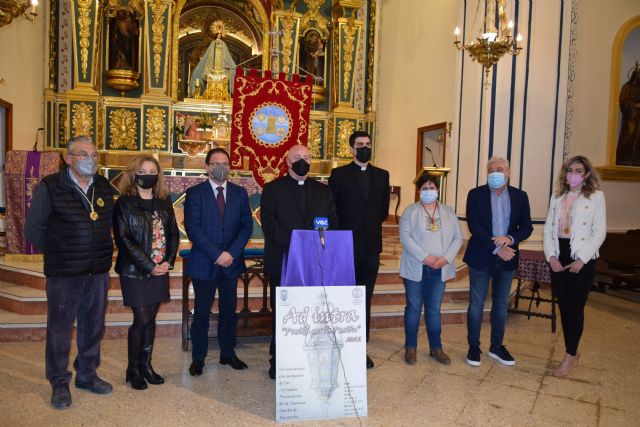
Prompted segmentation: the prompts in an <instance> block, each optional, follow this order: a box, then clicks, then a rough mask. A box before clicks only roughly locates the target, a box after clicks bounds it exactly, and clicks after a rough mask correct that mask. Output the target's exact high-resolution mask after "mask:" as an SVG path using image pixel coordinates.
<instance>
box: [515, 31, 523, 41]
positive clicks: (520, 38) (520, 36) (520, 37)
mask: <svg viewBox="0 0 640 427" xmlns="http://www.w3.org/2000/svg"><path fill="white" fill-rule="evenodd" d="M516 41H517V42H518V43H520V42H521V41H522V34H520V33H518V36H517V37H516Z"/></svg>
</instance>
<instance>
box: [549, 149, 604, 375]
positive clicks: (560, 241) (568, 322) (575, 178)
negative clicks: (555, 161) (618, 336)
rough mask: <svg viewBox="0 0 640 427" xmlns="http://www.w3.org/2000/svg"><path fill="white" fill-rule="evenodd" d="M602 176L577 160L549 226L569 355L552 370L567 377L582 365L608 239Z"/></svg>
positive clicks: (563, 180)
mask: <svg viewBox="0 0 640 427" xmlns="http://www.w3.org/2000/svg"><path fill="white" fill-rule="evenodd" d="M599 185H600V183H599V177H598V172H597V171H596V170H595V169H594V168H593V166H592V165H591V162H590V161H589V159H587V158H586V157H583V156H575V157H572V158H570V159H569V160H567V162H565V164H564V165H563V166H562V169H561V170H560V176H559V177H558V189H557V191H556V193H555V194H554V195H553V196H552V197H551V201H550V202H549V212H548V214H547V220H546V222H545V224H544V254H545V257H546V259H547V262H549V265H550V266H551V286H552V288H553V292H554V294H555V296H556V298H557V299H558V306H559V308H560V317H561V319H562V331H563V333H564V342H565V347H566V354H565V355H564V359H563V360H562V362H561V363H560V365H559V366H558V367H557V368H556V369H555V370H554V371H553V375H555V376H556V377H566V376H567V375H569V373H570V372H571V371H572V370H573V368H574V367H575V365H576V364H577V363H578V359H579V357H580V353H578V344H579V343H580V337H581V336H582V330H583V327H584V306H585V304H586V303H587V297H588V296H589V291H590V290H591V286H592V285H593V280H594V278H595V274H596V258H598V249H599V248H600V245H602V242H603V241H604V238H605V236H606V234H607V220H606V205H605V199H604V194H603V193H602V191H600V190H599V189H598V188H599Z"/></svg>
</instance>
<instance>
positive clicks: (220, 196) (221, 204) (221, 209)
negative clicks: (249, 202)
mask: <svg viewBox="0 0 640 427" xmlns="http://www.w3.org/2000/svg"><path fill="white" fill-rule="evenodd" d="M216 190H218V195H217V196H216V201H217V202H218V212H220V217H224V187H218V188H216Z"/></svg>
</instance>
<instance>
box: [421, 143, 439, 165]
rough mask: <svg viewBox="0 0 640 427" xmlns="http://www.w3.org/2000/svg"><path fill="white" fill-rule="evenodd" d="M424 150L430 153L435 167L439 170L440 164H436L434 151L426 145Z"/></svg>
mask: <svg viewBox="0 0 640 427" xmlns="http://www.w3.org/2000/svg"><path fill="white" fill-rule="evenodd" d="M424 148H425V149H426V150H427V151H428V152H429V154H431V160H433V167H434V168H437V167H438V164H437V163H436V158H435V157H434V156H433V151H431V148H429V147H427V146H426V145H425V146H424Z"/></svg>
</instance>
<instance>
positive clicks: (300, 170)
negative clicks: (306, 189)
mask: <svg viewBox="0 0 640 427" xmlns="http://www.w3.org/2000/svg"><path fill="white" fill-rule="evenodd" d="M309 169H311V165H310V164H309V163H307V162H306V161H305V160H304V159H300V160H296V161H295V162H293V163H291V170H293V171H294V172H295V173H296V175H298V176H305V175H306V174H308V173H309Z"/></svg>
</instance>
